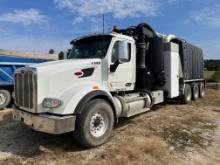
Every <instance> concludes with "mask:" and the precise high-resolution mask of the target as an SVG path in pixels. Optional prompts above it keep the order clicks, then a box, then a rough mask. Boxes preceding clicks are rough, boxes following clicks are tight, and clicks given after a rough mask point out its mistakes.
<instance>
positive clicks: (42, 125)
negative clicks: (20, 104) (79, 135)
mask: <svg viewBox="0 0 220 165" xmlns="http://www.w3.org/2000/svg"><path fill="white" fill-rule="evenodd" d="M13 109H14V110H13V119H14V120H16V121H20V122H22V123H24V124H25V125H27V126H29V127H31V128H32V129H34V130H36V131H40V132H45V133H50V134H62V133H67V132H71V131H74V130H75V121H76V116H62V117H61V116H54V115H49V114H31V113H28V112H25V111H22V110H20V109H18V108H16V107H15V106H14V107H13Z"/></svg>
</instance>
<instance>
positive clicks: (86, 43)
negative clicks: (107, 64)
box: [68, 35, 112, 59]
mask: <svg viewBox="0 0 220 165" xmlns="http://www.w3.org/2000/svg"><path fill="white" fill-rule="evenodd" d="M111 38H112V36H110V35H104V36H94V37H88V38H83V39H80V40H77V41H76V42H74V45H73V48H72V50H71V51H70V54H69V56H68V58H69V59H75V58H104V57H105V55H106V53H107V50H108V47H109V45H110V42H111Z"/></svg>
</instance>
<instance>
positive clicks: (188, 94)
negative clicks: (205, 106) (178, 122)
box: [181, 84, 192, 104]
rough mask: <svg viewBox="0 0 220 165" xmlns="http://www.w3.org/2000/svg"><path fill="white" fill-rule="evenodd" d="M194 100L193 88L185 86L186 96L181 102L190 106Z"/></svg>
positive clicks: (184, 95)
mask: <svg viewBox="0 0 220 165" xmlns="http://www.w3.org/2000/svg"><path fill="white" fill-rule="evenodd" d="M191 99H192V90H191V86H190V85H189V84H185V88H184V94H183V96H182V98H181V102H182V103H183V104H188V103H190V102H191Z"/></svg>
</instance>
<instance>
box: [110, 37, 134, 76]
mask: <svg viewBox="0 0 220 165" xmlns="http://www.w3.org/2000/svg"><path fill="white" fill-rule="evenodd" d="M118 44H119V45H118V59H117V60H116V61H115V63H114V64H113V65H111V66H110V71H111V72H115V71H116V69H117V68H118V65H119V64H123V63H126V62H128V61H129V60H130V57H129V53H128V43H127V42H126V41H120V42H119V43H118Z"/></svg>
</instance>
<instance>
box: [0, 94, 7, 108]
mask: <svg viewBox="0 0 220 165" xmlns="http://www.w3.org/2000/svg"><path fill="white" fill-rule="evenodd" d="M5 102H6V97H5V95H4V94H3V93H0V105H3V104H4V103H5Z"/></svg>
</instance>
